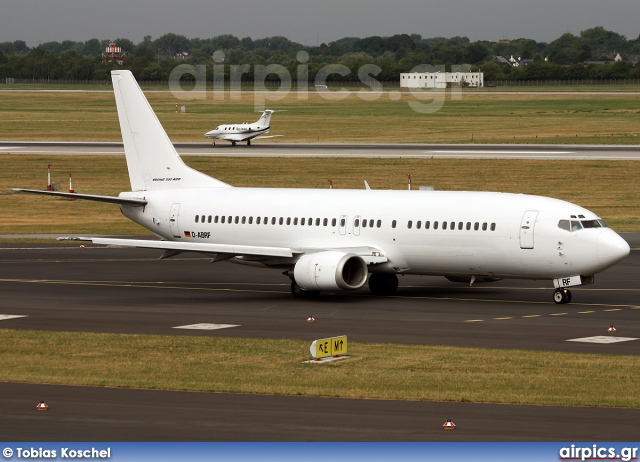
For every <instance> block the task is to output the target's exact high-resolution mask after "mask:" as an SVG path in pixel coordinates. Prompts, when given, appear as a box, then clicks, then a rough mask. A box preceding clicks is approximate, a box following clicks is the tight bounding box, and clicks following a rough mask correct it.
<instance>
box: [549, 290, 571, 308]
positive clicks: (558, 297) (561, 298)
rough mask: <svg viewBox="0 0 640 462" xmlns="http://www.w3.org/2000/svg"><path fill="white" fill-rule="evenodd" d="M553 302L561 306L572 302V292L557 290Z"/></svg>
mask: <svg viewBox="0 0 640 462" xmlns="http://www.w3.org/2000/svg"><path fill="white" fill-rule="evenodd" d="M553 301H554V302H556V303H557V304H559V305H564V304H565V303H569V302H571V292H570V291H569V289H556V290H555V291H554V292H553Z"/></svg>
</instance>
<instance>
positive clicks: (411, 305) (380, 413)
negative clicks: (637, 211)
mask: <svg viewBox="0 0 640 462" xmlns="http://www.w3.org/2000/svg"><path fill="white" fill-rule="evenodd" d="M157 257H158V252H155V251H148V250H140V249H121V248H104V247H102V248H98V247H93V246H86V247H84V248H81V247H80V246H79V244H73V245H69V246H46V245H34V246H29V245H26V246H24V245H10V244H4V245H2V246H0V291H1V293H2V294H3V295H2V300H1V302H0V307H1V310H0V314H1V315H8V316H23V317H15V318H5V319H2V320H0V328H10V329H35V330H57V331H59V330H64V331H76V332H79V331H85V332H123V333H146V334H164V335H200V336H226V337H240V338H243V337H247V338H250V337H263V338H265V337H266V338H296V339H306V340H309V341H311V340H314V339H317V338H323V337H328V336H333V335H338V334H347V335H348V336H349V340H350V342H382V343H406V344H427V345H430V344H433V345H456V346H475V347H488V348H522V349H540V350H555V351H572V352H585V353H602V354H623V355H637V354H638V351H639V348H640V340H629V341H624V342H620V343H605V344H601V343H584V342H581V341H580V342H576V341H568V340H574V339H579V338H585V337H594V336H595V337H605V338H610V336H608V334H607V328H608V327H609V326H610V325H612V324H613V325H615V326H616V327H617V328H618V332H617V333H616V336H619V337H626V338H635V339H640V324H639V323H638V322H637V319H638V316H640V306H639V304H638V299H639V298H638V295H639V294H640V289H638V287H637V281H638V278H639V276H640V274H639V273H640V252H638V251H632V253H631V255H630V256H629V257H628V258H627V259H626V260H624V261H623V262H622V263H620V264H619V265H617V266H615V267H613V268H611V269H609V270H607V271H605V272H604V273H602V274H600V275H598V276H596V284H595V285H592V286H585V287H584V288H576V289H574V290H573V303H571V304H569V305H555V304H554V303H553V302H552V301H551V293H552V287H551V284H550V283H549V282H528V281H506V282H505V281H500V282H498V283H495V284H492V285H476V286H474V287H471V288H470V287H467V286H465V285H463V284H453V283H450V282H448V281H446V280H444V279H443V278H432V277H409V276H406V277H403V278H401V280H400V289H399V292H398V294H397V296H394V297H373V296H371V295H369V293H368V291H366V290H362V291H359V292H357V293H355V294H327V295H323V296H321V297H319V298H318V299H317V300H307V301H300V300H297V299H294V298H293V297H292V296H291V295H290V293H289V284H288V279H287V278H286V277H284V276H283V275H281V274H280V273H279V272H278V271H271V270H261V269H254V268H248V267H243V266H236V265H233V264H231V263H228V262H219V263H215V264H210V263H208V259H203V258H199V257H198V256H197V255H194V256H191V257H189V256H187V257H184V258H175V259H169V260H163V261H158V260H157ZM311 314H312V315H313V316H314V317H315V318H316V322H315V323H313V324H310V323H307V322H306V319H307V317H308V316H309V315H311ZM197 323H216V324H234V325H237V326H238V327H233V328H228V329H221V330H185V329H174V327H177V326H184V325H190V324H197ZM41 399H44V400H46V401H47V403H48V404H49V405H50V410H49V411H47V412H46V413H39V412H36V411H35V405H36V404H37V403H38V402H39V401H40V400H41ZM0 408H2V409H3V412H2V414H1V415H0V428H1V429H2V434H3V436H4V438H3V439H5V440H7V441H11V440H12V441H34V440H35V441H65V440H78V441H82V440H85V441H91V440H93V441H165V440H171V441H197V440H206V441H560V440H562V441H623V440H627V441H633V440H636V439H637V427H636V426H635V425H632V424H631V422H637V421H638V419H639V418H640V410H637V409H598V408H572V407H566V408H565V407H550V406H509V405H488V404H486V405H480V404H470V403H422V402H418V403H416V402H401V401H399V402H396V401H374V400H343V399H326V398H323V399H319V398H304V397H278V396H253V395H226V394H209V393H181V392H163V391H145V390H122V389H101V388H85V387H63V386H50V385H28V384H8V383H5V384H2V383H0ZM447 418H453V419H454V421H455V422H456V424H457V425H458V430H456V431H455V432H446V433H443V431H442V423H443V422H444V421H445V420H446V419H447ZM336 429H337V430H336Z"/></svg>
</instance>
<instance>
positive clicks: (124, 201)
mask: <svg viewBox="0 0 640 462" xmlns="http://www.w3.org/2000/svg"><path fill="white" fill-rule="evenodd" d="M12 191H16V192H21V193H28V194H42V195H47V196H58V197H66V198H69V199H83V200H87V201H96V202H110V203H112V204H126V205H137V206H139V207H142V206H143V205H146V204H147V201H146V200H144V199H134V198H127V197H116V196H96V195H95V194H78V193H69V192H60V191H44V190H39V189H20V188H13V189H12Z"/></svg>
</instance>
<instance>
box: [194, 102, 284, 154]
mask: <svg viewBox="0 0 640 462" xmlns="http://www.w3.org/2000/svg"><path fill="white" fill-rule="evenodd" d="M274 112H276V111H273V110H271V109H266V110H265V111H264V112H263V113H262V115H261V116H260V118H259V119H258V121H257V122H254V123H252V124H248V123H246V122H242V123H241V124H230V125H219V126H217V127H216V128H214V129H213V130H211V131H208V132H207V133H205V134H204V136H206V137H207V138H210V139H212V140H214V141H213V144H214V145H215V144H216V142H215V140H224V141H231V144H232V145H233V146H235V145H236V142H241V141H246V142H247V146H251V140H253V139H262V138H275V137H276V136H282V135H271V136H264V135H266V134H267V133H269V123H270V122H271V114H273V113H274Z"/></svg>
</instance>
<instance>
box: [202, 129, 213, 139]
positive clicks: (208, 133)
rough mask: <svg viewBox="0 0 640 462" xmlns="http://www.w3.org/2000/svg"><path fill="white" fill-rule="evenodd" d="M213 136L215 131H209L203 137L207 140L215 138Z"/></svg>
mask: <svg viewBox="0 0 640 462" xmlns="http://www.w3.org/2000/svg"><path fill="white" fill-rule="evenodd" d="M215 134H216V131H215V130H211V131H210V132H207V133H205V134H204V136H205V137H207V138H211V137H212V136H215Z"/></svg>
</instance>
